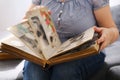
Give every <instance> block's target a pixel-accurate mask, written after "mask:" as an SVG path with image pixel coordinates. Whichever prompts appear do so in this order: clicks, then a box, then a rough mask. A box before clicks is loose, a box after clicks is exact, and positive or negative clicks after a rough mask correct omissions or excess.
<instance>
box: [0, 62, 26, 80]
mask: <svg viewBox="0 0 120 80" xmlns="http://www.w3.org/2000/svg"><path fill="white" fill-rule="evenodd" d="M23 64H24V61H23V60H3V61H0V80H22V74H21V71H22V69H23Z"/></svg>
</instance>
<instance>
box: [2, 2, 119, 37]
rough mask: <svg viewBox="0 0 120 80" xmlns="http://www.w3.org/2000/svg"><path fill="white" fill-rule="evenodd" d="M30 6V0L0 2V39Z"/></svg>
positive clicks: (113, 3)
mask: <svg viewBox="0 0 120 80" xmlns="http://www.w3.org/2000/svg"><path fill="white" fill-rule="evenodd" d="M30 4H31V0H0V38H2V37H3V36H2V35H4V37H5V36H7V35H8V34H10V33H9V32H8V31H6V28H7V27H9V26H12V25H14V24H17V23H18V22H20V21H21V20H22V18H23V16H24V14H25V12H26V10H27V9H28V7H29V5H30ZM118 4H120V0H110V5H111V6H115V5H118Z"/></svg>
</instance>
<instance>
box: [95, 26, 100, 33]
mask: <svg viewBox="0 0 120 80" xmlns="http://www.w3.org/2000/svg"><path fill="white" fill-rule="evenodd" d="M94 30H95V32H97V33H101V32H102V28H99V27H96V26H95V27H94Z"/></svg>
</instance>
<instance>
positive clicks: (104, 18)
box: [94, 5, 119, 50]
mask: <svg viewBox="0 0 120 80" xmlns="http://www.w3.org/2000/svg"><path fill="white" fill-rule="evenodd" d="M94 14H95V17H96V21H97V23H98V26H99V28H97V27H95V31H96V32H98V33H99V34H100V35H101V37H100V38H99V39H98V41H97V42H98V44H101V48H100V50H102V49H104V48H105V47H106V46H108V45H110V44H111V43H113V42H114V41H115V40H117V38H118V36H119V31H118V29H117V27H116V24H115V23H114V21H113V19H112V14H111V12H110V6H109V5H107V6H105V7H102V8H100V9H97V10H95V11H94Z"/></svg>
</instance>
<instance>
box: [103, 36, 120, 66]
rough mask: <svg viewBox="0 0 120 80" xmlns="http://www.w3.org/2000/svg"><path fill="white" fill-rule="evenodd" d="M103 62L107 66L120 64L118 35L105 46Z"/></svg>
mask: <svg viewBox="0 0 120 80" xmlns="http://www.w3.org/2000/svg"><path fill="white" fill-rule="evenodd" d="M104 52H105V55H106V57H105V63H106V64H107V66H108V67H111V66H115V65H120V37H119V39H118V41H116V42H114V43H113V44H111V45H110V46H109V47H107V48H105V50H104Z"/></svg>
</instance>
